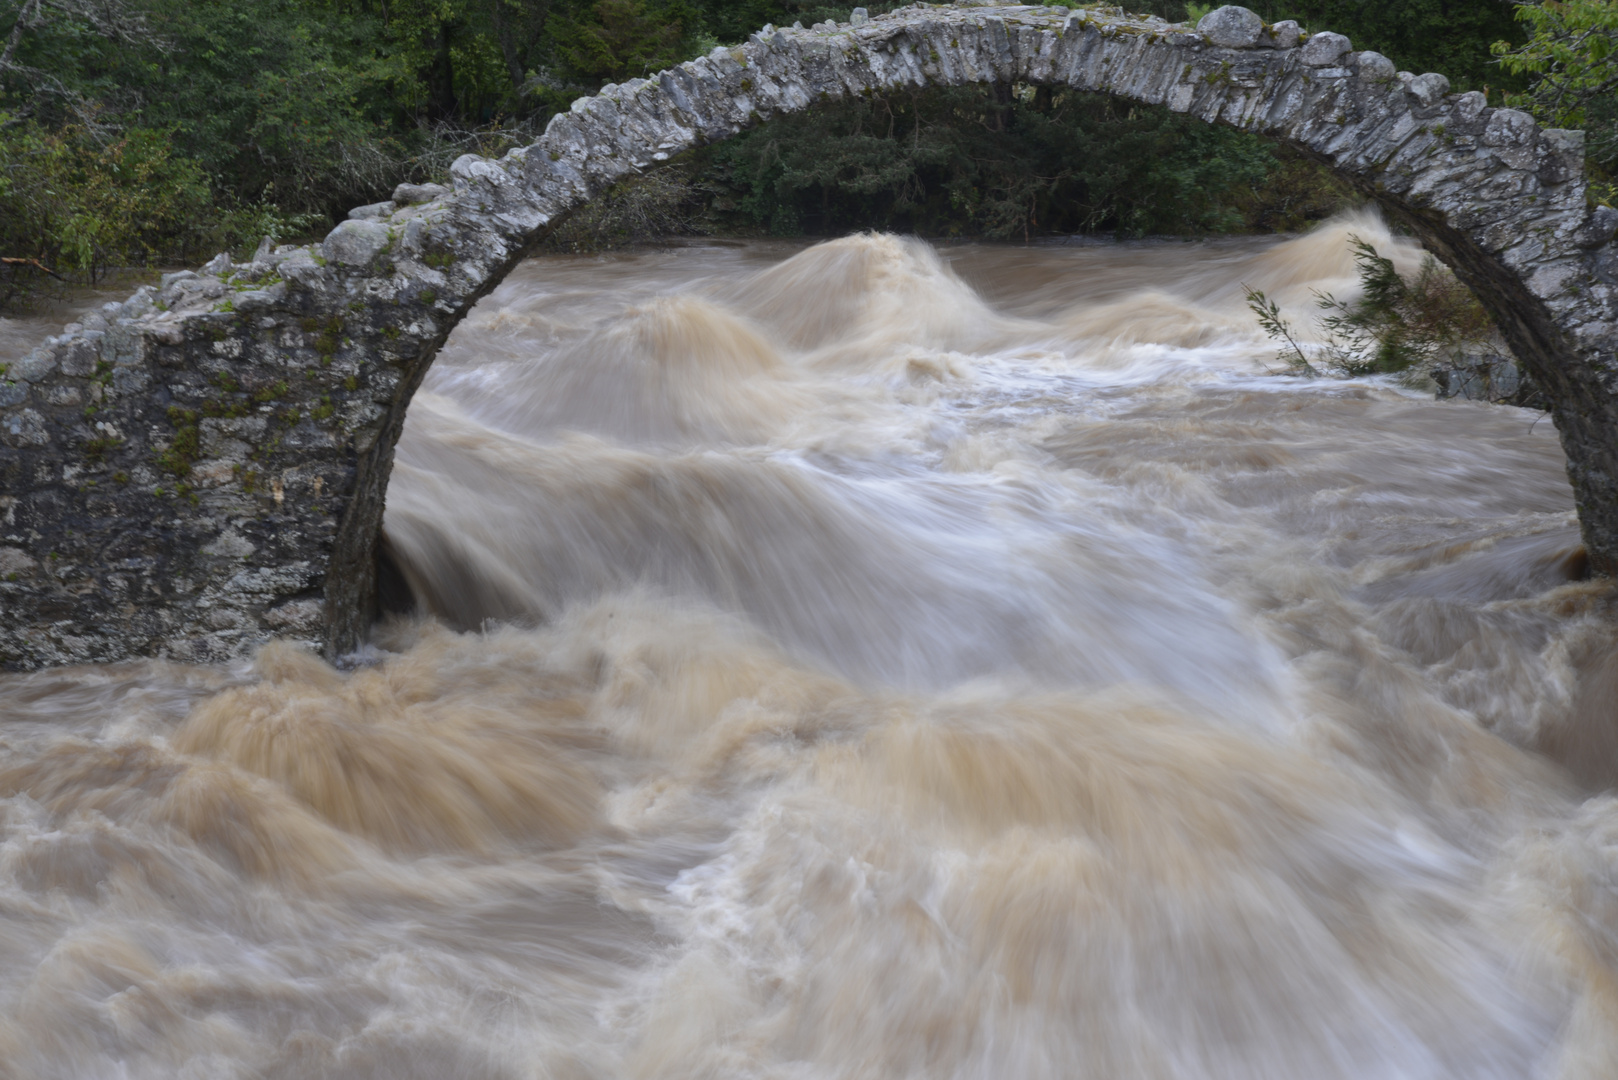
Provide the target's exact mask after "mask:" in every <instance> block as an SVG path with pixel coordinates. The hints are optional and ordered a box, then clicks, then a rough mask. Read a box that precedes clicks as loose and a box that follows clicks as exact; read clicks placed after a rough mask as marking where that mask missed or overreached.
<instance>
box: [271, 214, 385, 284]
mask: <svg viewBox="0 0 1618 1080" xmlns="http://www.w3.org/2000/svg"><path fill="white" fill-rule="evenodd" d="M389 239H390V238H389V236H388V227H387V226H386V225H384V224H382V223H381V222H380V221H355V220H349V221H345V222H343V223H342V224H341V225H339V226H337V228H335V229H333V230H332V231H331V232H329V233H327V234H326V239H325V242H324V243H322V244H321V245H320V253H321V254H322V255H324V256H325V257H326V259H327V260H328V261H330V262H334V263H340V264H342V265H344V266H370V265H371V263H372V262H373V261H375V259H376V257H377V256H378V255H380V254H382V253H383V252H384V251H386V250H387V248H388V243H389ZM282 272H283V273H285V271H284V270H283V271H282Z"/></svg>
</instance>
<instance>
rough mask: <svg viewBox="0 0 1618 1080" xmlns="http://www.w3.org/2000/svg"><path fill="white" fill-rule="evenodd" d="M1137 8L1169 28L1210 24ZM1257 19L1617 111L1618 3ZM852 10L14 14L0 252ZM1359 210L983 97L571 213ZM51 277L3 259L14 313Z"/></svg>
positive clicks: (1091, 110) (1548, 102) (388, 146)
mask: <svg viewBox="0 0 1618 1080" xmlns="http://www.w3.org/2000/svg"><path fill="white" fill-rule="evenodd" d="M1580 5H1583V6H1582V7H1581V6H1580ZM865 6H866V7H867V8H868V9H869V10H870V11H871V12H872V13H873V14H875V13H878V12H880V11H883V10H886V9H887V8H888V7H890V6H895V5H890V4H882V3H872V2H867V3H866V5H865ZM1133 6H1134V7H1136V8H1138V9H1139V10H1140V11H1141V13H1144V14H1158V15H1162V16H1164V17H1165V18H1169V19H1175V20H1178V19H1184V18H1187V17H1195V16H1197V15H1198V14H1200V13H1201V11H1202V10H1204V9H1203V8H1200V7H1199V6H1198V5H1194V4H1193V5H1190V6H1189V7H1188V6H1187V5H1185V4H1184V3H1181V2H1179V0H1145V2H1143V3H1141V4H1137V5H1133ZM1253 6H1254V9H1255V10H1257V11H1258V12H1259V13H1260V14H1261V15H1263V16H1264V17H1266V18H1267V19H1271V20H1276V19H1281V18H1287V17H1292V18H1297V19H1299V20H1300V21H1302V22H1303V23H1305V25H1306V26H1310V27H1315V28H1326V27H1330V28H1332V29H1336V30H1340V31H1342V32H1345V33H1348V34H1349V35H1351V36H1352V37H1353V38H1354V40H1355V41H1356V43H1357V44H1359V45H1360V46H1362V47H1370V48H1377V49H1380V50H1381V51H1383V52H1385V53H1386V54H1387V55H1389V56H1390V57H1391V58H1393V59H1394V61H1395V62H1396V63H1398V64H1399V65H1400V66H1402V67H1407V68H1409V69H1411V70H1415V71H1424V70H1438V71H1443V72H1445V73H1446V74H1447V75H1449V76H1450V78H1451V80H1452V82H1453V83H1454V85H1455V86H1456V87H1457V88H1458V89H1472V88H1477V89H1485V90H1487V91H1488V92H1489V94H1490V97H1491V100H1492V101H1493V102H1495V103H1497V104H1498V103H1503V102H1504V100H1505V95H1507V94H1513V95H1519V97H1518V98H1514V99H1513V100H1522V101H1524V102H1526V103H1528V104H1530V105H1533V106H1534V107H1535V108H1537V109H1539V110H1540V111H1541V112H1542V113H1545V114H1547V115H1551V114H1554V115H1556V116H1558V117H1563V116H1578V117H1583V118H1592V117H1593V118H1595V119H1598V120H1600V119H1602V118H1604V117H1605V116H1606V112H1605V110H1607V109H1609V108H1610V98H1611V95H1610V94H1608V95H1607V96H1606V98H1602V97H1601V95H1600V93H1599V92H1598V88H1599V87H1601V86H1602V85H1604V84H1603V83H1602V82H1601V77H1600V76H1598V75H1596V74H1589V73H1577V74H1576V73H1575V69H1574V67H1573V66H1572V65H1571V64H1570V61H1569V59H1568V55H1569V53H1568V50H1569V49H1572V50H1573V51H1574V52H1575V53H1576V52H1577V50H1578V48H1579V45H1578V42H1579V41H1583V40H1586V38H1581V37H1579V36H1578V35H1579V34H1580V33H1581V32H1582V31H1581V29H1580V28H1581V27H1582V26H1583V23H1581V22H1580V21H1579V20H1581V19H1585V18H1587V17H1588V18H1595V17H1596V16H1597V15H1599V14H1600V12H1601V11H1603V10H1610V9H1611V8H1613V7H1614V4H1613V3H1611V2H1610V0H1604V2H1597V0H1578V2H1577V3H1576V4H1571V5H1570V4H1562V5H1559V6H1558V7H1557V8H1556V9H1555V10H1556V11H1558V12H1560V11H1563V10H1564V9H1568V10H1569V11H1571V12H1572V14H1569V15H1561V14H1556V15H1553V16H1546V15H1543V14H1532V13H1531V15H1530V17H1528V18H1526V20H1525V21H1519V20H1516V19H1514V18H1513V11H1512V6H1511V5H1510V4H1508V3H1505V2H1503V0H1472V2H1470V3H1455V2H1454V0H1275V2H1270V0H1258V2H1256V3H1254V4H1253ZM1585 8H1589V9H1591V10H1592V11H1594V12H1595V14H1593V15H1592V14H1590V13H1589V12H1585V10H1584V9H1585ZM1545 10H1550V9H1537V8H1536V9H1535V12H1543V11H1545ZM849 11H850V9H849V8H848V7H837V6H827V5H823V4H820V3H818V2H817V0H254V2H253V3H246V2H245V0H0V256H8V257H11V258H14V259H33V260H38V262H39V263H41V264H44V265H48V266H51V267H53V268H55V269H56V270H57V271H59V272H61V273H63V274H66V275H69V276H76V277H79V278H89V279H93V278H95V277H96V276H97V275H98V274H101V273H102V272H104V271H105V270H106V269H107V268H109V267H113V266H118V265H127V264H131V263H150V262H161V261H185V260H194V259H195V258H197V257H199V256H203V255H206V254H211V253H212V252H214V251H217V250H220V249H222V248H229V249H232V250H237V251H240V250H243V249H251V248H252V247H253V246H255V245H256V244H257V242H258V240H259V238H260V237H262V236H264V235H269V236H272V237H276V238H278V239H280V238H286V237H290V236H294V235H303V234H316V233H319V232H320V231H322V230H323V229H325V228H327V227H329V225H330V223H331V222H332V221H334V220H336V219H339V218H341V216H342V215H343V214H344V213H345V211H346V210H347V208H348V207H351V206H354V205H358V204H362V203H366V202H372V201H375V200H377V199H380V198H384V197H386V194H387V193H388V191H389V190H391V188H392V187H393V185H395V184H397V183H399V182H400V181H404V180H418V181H419V180H427V179H433V178H438V177H441V176H442V175H443V173H444V171H445V170H446V169H447V167H448V165H449V163H450V162H451V161H453V160H454V159H455V157H457V156H459V155H460V154H462V153H465V152H468V151H476V152H480V153H500V152H503V151H504V150H505V149H506V148H508V147H510V146H513V145H518V144H520V143H523V142H526V141H528V140H530V139H532V138H533V137H534V136H535V135H536V134H537V133H538V132H540V131H542V130H543V128H544V125H545V123H546V122H547V121H548V120H549V119H550V117H551V116H553V115H554V114H555V113H556V112H558V111H560V110H562V109H565V108H566V107H567V106H568V104H569V103H570V102H571V101H572V100H573V99H574V98H575V97H577V96H579V95H581V94H586V93H590V92H593V91H595V90H596V89H598V88H599V87H600V86H601V85H602V84H604V83H606V82H616V81H623V80H625V79H628V78H631V77H634V76H637V75H642V74H647V73H650V72H653V71H656V70H658V69H661V68H663V67H665V66H667V65H669V64H672V63H675V62H677V61H679V60H681V59H684V58H686V57H689V56H694V55H698V54H700V53H702V52H705V51H707V50H709V49H711V48H712V47H713V46H714V45H716V44H718V43H721V42H731V41H738V40H741V39H743V38H744V37H745V36H746V34H747V33H748V32H749V31H751V30H753V29H756V28H757V27H759V26H762V25H763V24H765V23H767V22H771V23H776V24H779V25H789V24H791V23H792V22H794V21H802V22H803V23H804V24H805V25H808V24H812V23H814V22H816V21H821V20H824V19H839V20H842V19H847V18H848V16H849ZM1581 13H1582V14H1581ZM1558 20H1560V21H1558ZM1608 31H1610V27H1608V30H1607V31H1603V32H1608ZM1558 35H1560V36H1558ZM1587 36H1588V35H1586V37H1587ZM1496 42H1504V43H1505V44H1504V45H1502V46H1500V47H1499V49H1498V50H1497V52H1498V53H1500V54H1501V55H1496V54H1495V53H1494V52H1491V50H1492V49H1494V48H1495V43H1496ZM1546 42H1549V43H1554V44H1542V43H1546ZM1525 43H1527V44H1526V47H1525ZM1597 67H1599V65H1597ZM1579 70H1580V71H1581V72H1582V69H1579ZM1602 70H1604V69H1602ZM1564 85H1566V86H1567V87H1570V88H1571V89H1569V90H1568V91H1567V92H1558V93H1551V92H1550V91H1547V90H1545V88H1546V87H1547V86H1553V87H1562V86H1564ZM1522 95H1526V96H1522ZM1570 95H1571V96H1570ZM1580 95H1583V96H1580ZM1558 110H1560V111H1558ZM1569 110H1572V111H1571V112H1570V111H1569ZM1580 110H1582V111H1580ZM1592 145H1599V146H1601V147H1607V146H1608V144H1607V143H1604V142H1599V141H1593V143H1592ZM1602 152H1603V153H1608V152H1609V151H1608V150H1603V151H1602ZM1609 158H1610V153H1609ZM1610 164H1611V162H1610V160H1609V159H1607V158H1604V159H1602V161H1601V162H1598V165H1600V166H1601V167H1606V166H1608V165H1610ZM1346 198H1347V193H1346V192H1345V191H1343V190H1342V189H1341V188H1339V187H1338V186H1337V185H1336V184H1334V182H1333V181H1332V180H1331V179H1330V178H1329V177H1328V176H1326V175H1325V174H1324V173H1323V172H1322V171H1320V170H1319V169H1317V168H1315V167H1314V166H1313V165H1311V164H1310V163H1308V162H1306V161H1304V160H1302V159H1300V158H1296V157H1293V156H1290V155H1288V154H1287V153H1285V152H1284V151H1281V150H1279V149H1277V148H1275V147H1273V146H1271V145H1269V144H1267V143H1265V142H1263V141H1262V140H1259V139H1257V138H1254V137H1251V136H1246V135H1243V134H1241V133H1238V132H1233V131H1228V130H1224V129H1218V128H1212V127H1208V126H1205V125H1202V124H1199V123H1197V122H1194V121H1189V120H1186V119H1185V118H1183V117H1178V116H1174V115H1172V114H1169V113H1167V112H1165V111H1163V110H1159V109H1152V108H1144V107H1131V106H1128V105H1126V104H1123V103H1119V102H1115V101H1112V100H1109V99H1107V98H1105V97H1101V96H1097V95H1088V94H1081V93H1077V92H1064V91H1055V92H1052V91H1050V90H1044V89H1037V90H1036V89H1034V88H1019V87H982V88H971V87H968V88H958V89H952V90H946V91H938V92H933V93H927V94H909V93H906V94H900V95H893V96H889V97H878V98H872V99H863V100H859V101H849V102H841V103H836V104H833V105H831V106H828V107H827V108H825V109H821V110H817V111H815V112H814V113H812V114H809V115H802V116H797V117H792V118H787V119H784V120H781V121H778V122H776V123H774V124H770V125H766V126H765V127H763V128H761V129H758V130H756V131H753V132H749V133H747V134H745V135H743V136H740V137H738V138H736V139H733V140H730V141H729V142H726V143H724V144H722V145H720V146H717V147H713V148H709V149H708V150H706V151H703V152H699V153H697V154H694V155H691V156H690V158H689V159H688V160H687V161H685V162H684V163H683V164H682V165H681V166H680V167H679V168H678V169H677V170H676V171H673V172H670V173H668V174H666V175H665V176H663V177H662V178H660V179H658V180H656V181H651V182H650V183H649V186H648V187H647V188H646V190H644V191H639V192H628V191H625V192H620V193H618V194H617V196H616V201H615V202H614V204H613V209H612V210H611V211H610V212H599V213H595V214H592V215H591V216H590V218H589V220H591V221H599V222H600V223H601V224H600V228H599V229H598V230H597V232H596V233H593V234H592V233H590V232H588V231H587V230H586V228H585V227H584V226H583V225H578V224H576V225H575V226H574V227H573V228H572V230H571V232H570V234H569V235H568V236H566V237H562V238H559V240H558V242H559V243H561V244H563V245H564V246H569V247H572V248H575V249H577V248H582V247H588V246H590V245H591V244H592V242H595V243H600V242H611V241H613V240H614V239H640V238H643V237H644V235H646V234H648V233H653V234H655V233H656V232H657V231H658V230H660V229H668V228H673V229H676V230H699V231H709V232H742V233H768V234H774V235H798V234H817V235H818V234H833V233H837V232H841V231H845V230H847V229H850V228H855V227H870V226H877V227H881V228H890V229H897V230H905V231H913V232H917V233H920V234H923V235H931V236H984V237H998V238H1008V239H1009V238H1015V239H1022V238H1025V237H1032V236H1035V235H1039V234H1046V233H1067V232H1082V231H1118V232H1122V233H1125V234H1136V235H1138V234H1144V233H1174V234H1191V235H1196V234H1207V233H1221V232H1232V231H1280V230H1293V229H1297V228H1301V227H1304V226H1305V225H1307V224H1308V223H1309V222H1310V221H1312V220H1314V219H1317V218H1319V217H1322V216H1325V215H1326V214H1329V213H1330V212H1332V211H1333V210H1335V209H1336V208H1337V207H1338V206H1340V205H1341V204H1342V203H1343V201H1344V200H1345V199H1346ZM592 236H593V237H594V240H592ZM35 273H36V271H35V270H34V269H33V264H31V263H27V262H12V263H6V264H0V303H4V302H5V300H6V299H7V298H8V296H9V295H14V294H15V292H16V290H17V288H18V287H19V285H22V284H26V283H27V281H28V280H30V278H29V275H31V274H35ZM7 280H9V282H10V285H9V289H10V293H9V294H8V292H7V289H8V286H7V284H6V281H7Z"/></svg>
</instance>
